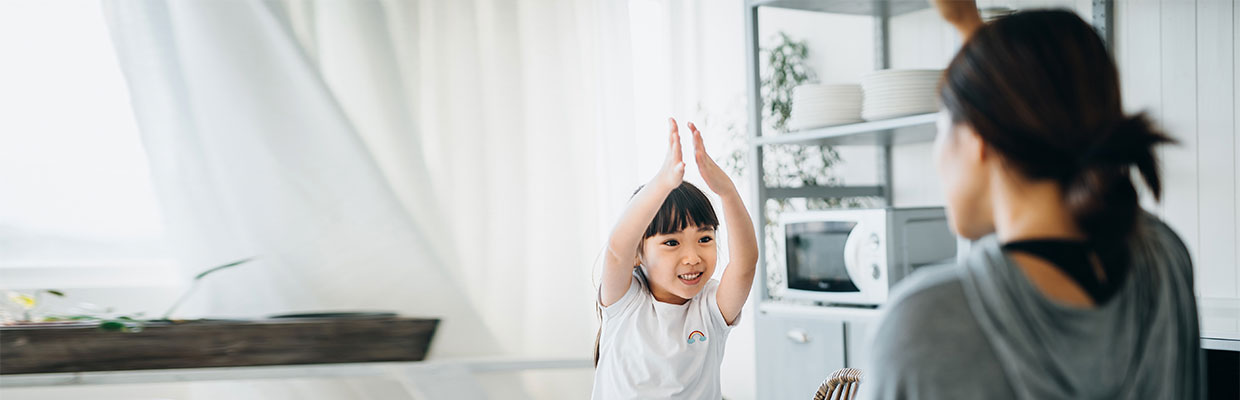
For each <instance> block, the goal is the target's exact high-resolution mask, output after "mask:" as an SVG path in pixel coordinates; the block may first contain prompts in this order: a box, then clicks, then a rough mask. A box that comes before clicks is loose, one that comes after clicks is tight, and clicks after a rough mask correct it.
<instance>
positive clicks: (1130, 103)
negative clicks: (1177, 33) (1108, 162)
mask: <svg viewBox="0 0 1240 400" xmlns="http://www.w3.org/2000/svg"><path fill="white" fill-rule="evenodd" d="M1157 11H1158V0H1134V1H1129V2H1120V3H1118V4H1116V5H1115V14H1116V15H1115V18H1114V22H1115V30H1114V34H1115V43H1114V44H1113V49H1114V53H1115V58H1116V60H1115V61H1116V63H1117V64H1118V66H1119V75H1120V92H1121V93H1122V94H1123V97H1124V111H1125V112H1128V113H1132V114H1135V113H1139V112H1147V113H1149V114H1150V116H1151V117H1154V118H1157V117H1158V113H1159V112H1160V110H1161V109H1162V85H1161V84H1160V83H1159V82H1161V81H1162V63H1161V62H1157V60H1160V59H1161V54H1162V53H1161V51H1162V47H1160V46H1157V45H1149V44H1150V43H1159V41H1160V39H1159V34H1160V33H1161V29H1160V28H1161V26H1162V25H1161V23H1160V22H1161V20H1160V19H1159V18H1158V12H1157ZM1138 187H1139V188H1140V189H1141V192H1142V203H1141V204H1142V207H1144V208H1145V209H1147V210H1151V211H1153V212H1156V213H1160V214H1161V212H1162V203H1159V202H1156V201H1154V198H1153V196H1152V195H1150V194H1149V191H1148V190H1146V188H1145V186H1144V185H1139V186H1138Z"/></svg>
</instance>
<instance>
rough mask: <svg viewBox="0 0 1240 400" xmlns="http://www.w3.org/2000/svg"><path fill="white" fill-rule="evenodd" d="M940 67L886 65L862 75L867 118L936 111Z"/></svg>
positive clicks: (865, 116)
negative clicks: (921, 67)
mask: <svg viewBox="0 0 1240 400" xmlns="http://www.w3.org/2000/svg"><path fill="white" fill-rule="evenodd" d="M942 74H943V70H938V69H885V70H882V71H874V72H871V73H870V74H869V75H866V76H865V77H863V78H861V88H862V89H863V90H864V92H865V103H864V104H863V106H862V107H861V117H862V118H865V119H866V120H868V121H873V120H876V119H886V118H892V117H899V116H903V115H912V114H924V113H930V112H935V111H938V97H937V94H938V91H937V90H936V89H937V88H938V82H939V76H941V75H942Z"/></svg>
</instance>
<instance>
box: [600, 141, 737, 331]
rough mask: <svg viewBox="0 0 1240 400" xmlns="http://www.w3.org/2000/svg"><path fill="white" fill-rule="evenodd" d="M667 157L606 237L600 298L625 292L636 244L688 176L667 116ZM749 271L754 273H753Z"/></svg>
mask: <svg viewBox="0 0 1240 400" xmlns="http://www.w3.org/2000/svg"><path fill="white" fill-rule="evenodd" d="M668 121H669V123H670V124H671V132H669V133H668V144H667V158H666V160H665V161H664V162H663V168H661V169H659V173H658V174H656V175H655V177H654V179H652V180H651V181H650V183H647V184H646V185H645V186H643V187H642V188H641V190H639V191H638V192H637V194H635V195H633V199H632V200H630V201H629V205H628V208H626V209H625V210H624V213H623V214H621V215H620V222H618V223H616V227H615V228H612V230H611V238H610V239H608V241H607V257H605V261H604V262H603V281H602V283H601V286H602V287H601V288H600V289H599V302H600V303H601V304H602V305H603V307H607V306H610V305H612V304H614V303H615V302H616V301H618V300H620V298H621V297H623V296H624V292H626V291H628V290H629V285H630V283H631V281H632V279H633V266H634V265H636V264H637V245H638V243H639V242H641V240H642V235H643V234H644V233H645V232H646V227H648V226H650V221H652V220H654V216H655V214H657V213H658V212H659V207H660V206H662V205H663V201H664V200H666V199H667V195H668V194H669V193H671V192H672V190H673V189H676V187H677V186H680V182H681V181H682V180H683V179H684V176H685V163H684V161H682V160H681V154H680V132H679V131H678V129H677V128H676V120H675V119H670V118H669V119H668ZM750 275H753V274H752V273H750Z"/></svg>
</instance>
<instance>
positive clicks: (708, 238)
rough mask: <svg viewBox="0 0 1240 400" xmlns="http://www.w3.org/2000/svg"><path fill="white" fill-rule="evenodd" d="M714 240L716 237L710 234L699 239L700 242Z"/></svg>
mask: <svg viewBox="0 0 1240 400" xmlns="http://www.w3.org/2000/svg"><path fill="white" fill-rule="evenodd" d="M712 240H715V238H712V237H710V236H702V238H701V239H698V243H710V241H712Z"/></svg>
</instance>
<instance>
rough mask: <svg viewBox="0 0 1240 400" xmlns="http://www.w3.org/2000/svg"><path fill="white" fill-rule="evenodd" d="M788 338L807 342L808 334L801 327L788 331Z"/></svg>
mask: <svg viewBox="0 0 1240 400" xmlns="http://www.w3.org/2000/svg"><path fill="white" fill-rule="evenodd" d="M788 340H791V341H793V342H796V343H809V334H808V333H805V331H804V330H801V329H793V330H790V331H788Z"/></svg>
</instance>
